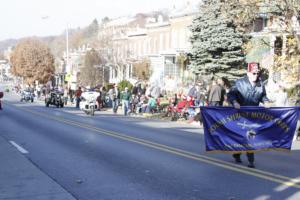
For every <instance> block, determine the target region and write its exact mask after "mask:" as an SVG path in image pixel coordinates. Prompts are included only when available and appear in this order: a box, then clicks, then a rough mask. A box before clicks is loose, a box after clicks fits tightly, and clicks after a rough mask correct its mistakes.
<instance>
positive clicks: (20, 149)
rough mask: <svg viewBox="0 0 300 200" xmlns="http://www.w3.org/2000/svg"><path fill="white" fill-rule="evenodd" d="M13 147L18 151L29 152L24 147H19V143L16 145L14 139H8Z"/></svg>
mask: <svg viewBox="0 0 300 200" xmlns="http://www.w3.org/2000/svg"><path fill="white" fill-rule="evenodd" d="M9 142H10V143H11V144H12V145H13V146H14V147H16V148H17V149H18V151H20V152H21V153H22V154H28V153H29V152H28V151H27V150H26V149H24V148H23V147H21V146H20V145H18V144H17V143H15V142H14V141H9Z"/></svg>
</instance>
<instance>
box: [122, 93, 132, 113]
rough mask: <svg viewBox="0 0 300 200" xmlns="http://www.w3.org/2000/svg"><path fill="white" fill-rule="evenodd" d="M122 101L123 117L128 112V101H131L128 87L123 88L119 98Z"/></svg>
mask: <svg viewBox="0 0 300 200" xmlns="http://www.w3.org/2000/svg"><path fill="white" fill-rule="evenodd" d="M120 98H121V100H122V105H123V110H124V115H125V116H126V115H127V112H128V111H129V101H130V99H131V93H130V92H129V91H128V87H125V90H124V91H123V92H122V94H121V96H120Z"/></svg>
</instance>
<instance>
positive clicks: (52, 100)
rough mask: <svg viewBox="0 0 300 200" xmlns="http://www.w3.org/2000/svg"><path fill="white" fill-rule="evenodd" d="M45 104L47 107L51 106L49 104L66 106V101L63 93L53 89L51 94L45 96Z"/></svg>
mask: <svg viewBox="0 0 300 200" xmlns="http://www.w3.org/2000/svg"><path fill="white" fill-rule="evenodd" d="M45 105H46V107H49V105H54V106H56V107H57V108H59V107H61V108H63V107H64V101H63V93H61V92H58V91H52V92H50V94H49V95H47V96H46V98H45Z"/></svg>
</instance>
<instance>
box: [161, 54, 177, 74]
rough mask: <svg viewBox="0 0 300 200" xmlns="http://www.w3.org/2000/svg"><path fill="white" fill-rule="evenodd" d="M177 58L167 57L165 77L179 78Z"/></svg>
mask: <svg viewBox="0 0 300 200" xmlns="http://www.w3.org/2000/svg"><path fill="white" fill-rule="evenodd" d="M175 59H176V58H175V56H167V57H165V66H164V76H170V77H175V78H178V77H179V74H180V69H179V66H178V65H176V63H175Z"/></svg>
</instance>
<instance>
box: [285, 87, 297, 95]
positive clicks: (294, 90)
mask: <svg viewBox="0 0 300 200" xmlns="http://www.w3.org/2000/svg"><path fill="white" fill-rule="evenodd" d="M286 91H287V93H288V96H289V97H297V94H298V93H299V92H300V85H297V86H295V87H292V88H289V89H287V90H286Z"/></svg>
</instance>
